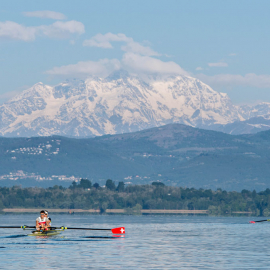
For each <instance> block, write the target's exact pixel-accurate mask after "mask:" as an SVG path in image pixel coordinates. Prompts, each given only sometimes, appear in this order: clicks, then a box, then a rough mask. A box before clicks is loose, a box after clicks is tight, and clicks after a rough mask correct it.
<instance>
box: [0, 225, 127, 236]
mask: <svg viewBox="0 0 270 270" xmlns="http://www.w3.org/2000/svg"><path fill="white" fill-rule="evenodd" d="M0 229H23V230H32V229H36V227H34V226H27V225H23V226H0ZM64 230H89V231H111V232H112V233H113V234H121V235H123V234H125V233H126V230H125V227H118V228H113V229H102V228H101V229H99V228H73V227H64V226H61V227H51V228H50V230H42V231H32V233H31V234H28V235H29V236H53V235H57V234H60V233H61V232H63V231H64Z"/></svg>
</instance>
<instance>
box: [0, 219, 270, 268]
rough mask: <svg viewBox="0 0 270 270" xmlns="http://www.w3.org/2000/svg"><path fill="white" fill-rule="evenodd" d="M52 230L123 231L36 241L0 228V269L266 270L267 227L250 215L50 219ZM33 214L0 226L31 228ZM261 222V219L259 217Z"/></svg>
mask: <svg viewBox="0 0 270 270" xmlns="http://www.w3.org/2000/svg"><path fill="white" fill-rule="evenodd" d="M50 216H51V218H52V221H53V225H54V226H61V225H65V226H67V227H68V226H70V227H92V228H93V227H97V228H114V227H119V226H125V227H126V236H125V238H117V239H106V238H104V239H102V238H101V239H98V238H97V239H91V238H87V237H89V236H111V233H108V232H105V233H104V232H97V231H72V230H70V231H68V230H67V231H65V232H63V233H62V234H61V235H57V236H51V237H47V238H40V237H34V236H25V235H26V234H27V232H28V231H23V230H22V229H0V269H270V260H269V259H270V241H269V240H268V236H269V235H270V223H269V222H262V223H256V224H249V223H248V221H250V220H259V219H260V218H254V217H208V216H183V215H159V216H158V215H148V216H124V215H79V214H75V215H64V214H63V215H59V214H54V215H50ZM36 217H37V215H33V214H31V215H30V214H27V215H13V214H7V215H0V225H1V226H3V225H19V226H21V225H25V224H26V225H34V220H35V218H36ZM262 219H264V218H262Z"/></svg>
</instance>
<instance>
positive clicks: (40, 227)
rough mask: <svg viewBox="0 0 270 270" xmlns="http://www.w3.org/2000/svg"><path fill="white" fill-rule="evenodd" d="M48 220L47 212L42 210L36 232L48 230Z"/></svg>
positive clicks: (37, 220) (37, 221)
mask: <svg viewBox="0 0 270 270" xmlns="http://www.w3.org/2000/svg"><path fill="white" fill-rule="evenodd" d="M47 223H48V219H47V218H46V216H45V211H44V210H41V211H40V216H39V217H38V218H37V219H36V230H37V231H40V230H45V231H46V230H47V229H48V226H47Z"/></svg>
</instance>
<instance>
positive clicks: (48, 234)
mask: <svg viewBox="0 0 270 270" xmlns="http://www.w3.org/2000/svg"><path fill="white" fill-rule="evenodd" d="M60 233H61V231H56V230H51V231H41V232H40V231H34V232H32V233H30V234H28V236H53V235H58V234H60Z"/></svg>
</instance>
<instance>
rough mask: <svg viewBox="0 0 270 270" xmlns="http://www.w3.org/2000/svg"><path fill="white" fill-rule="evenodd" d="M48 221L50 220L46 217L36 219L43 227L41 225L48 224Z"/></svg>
mask: <svg viewBox="0 0 270 270" xmlns="http://www.w3.org/2000/svg"><path fill="white" fill-rule="evenodd" d="M47 220H48V219H47V218H46V217H44V218H41V217H38V218H37V219H36V221H37V222H38V224H39V225H41V224H46V222H47Z"/></svg>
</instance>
